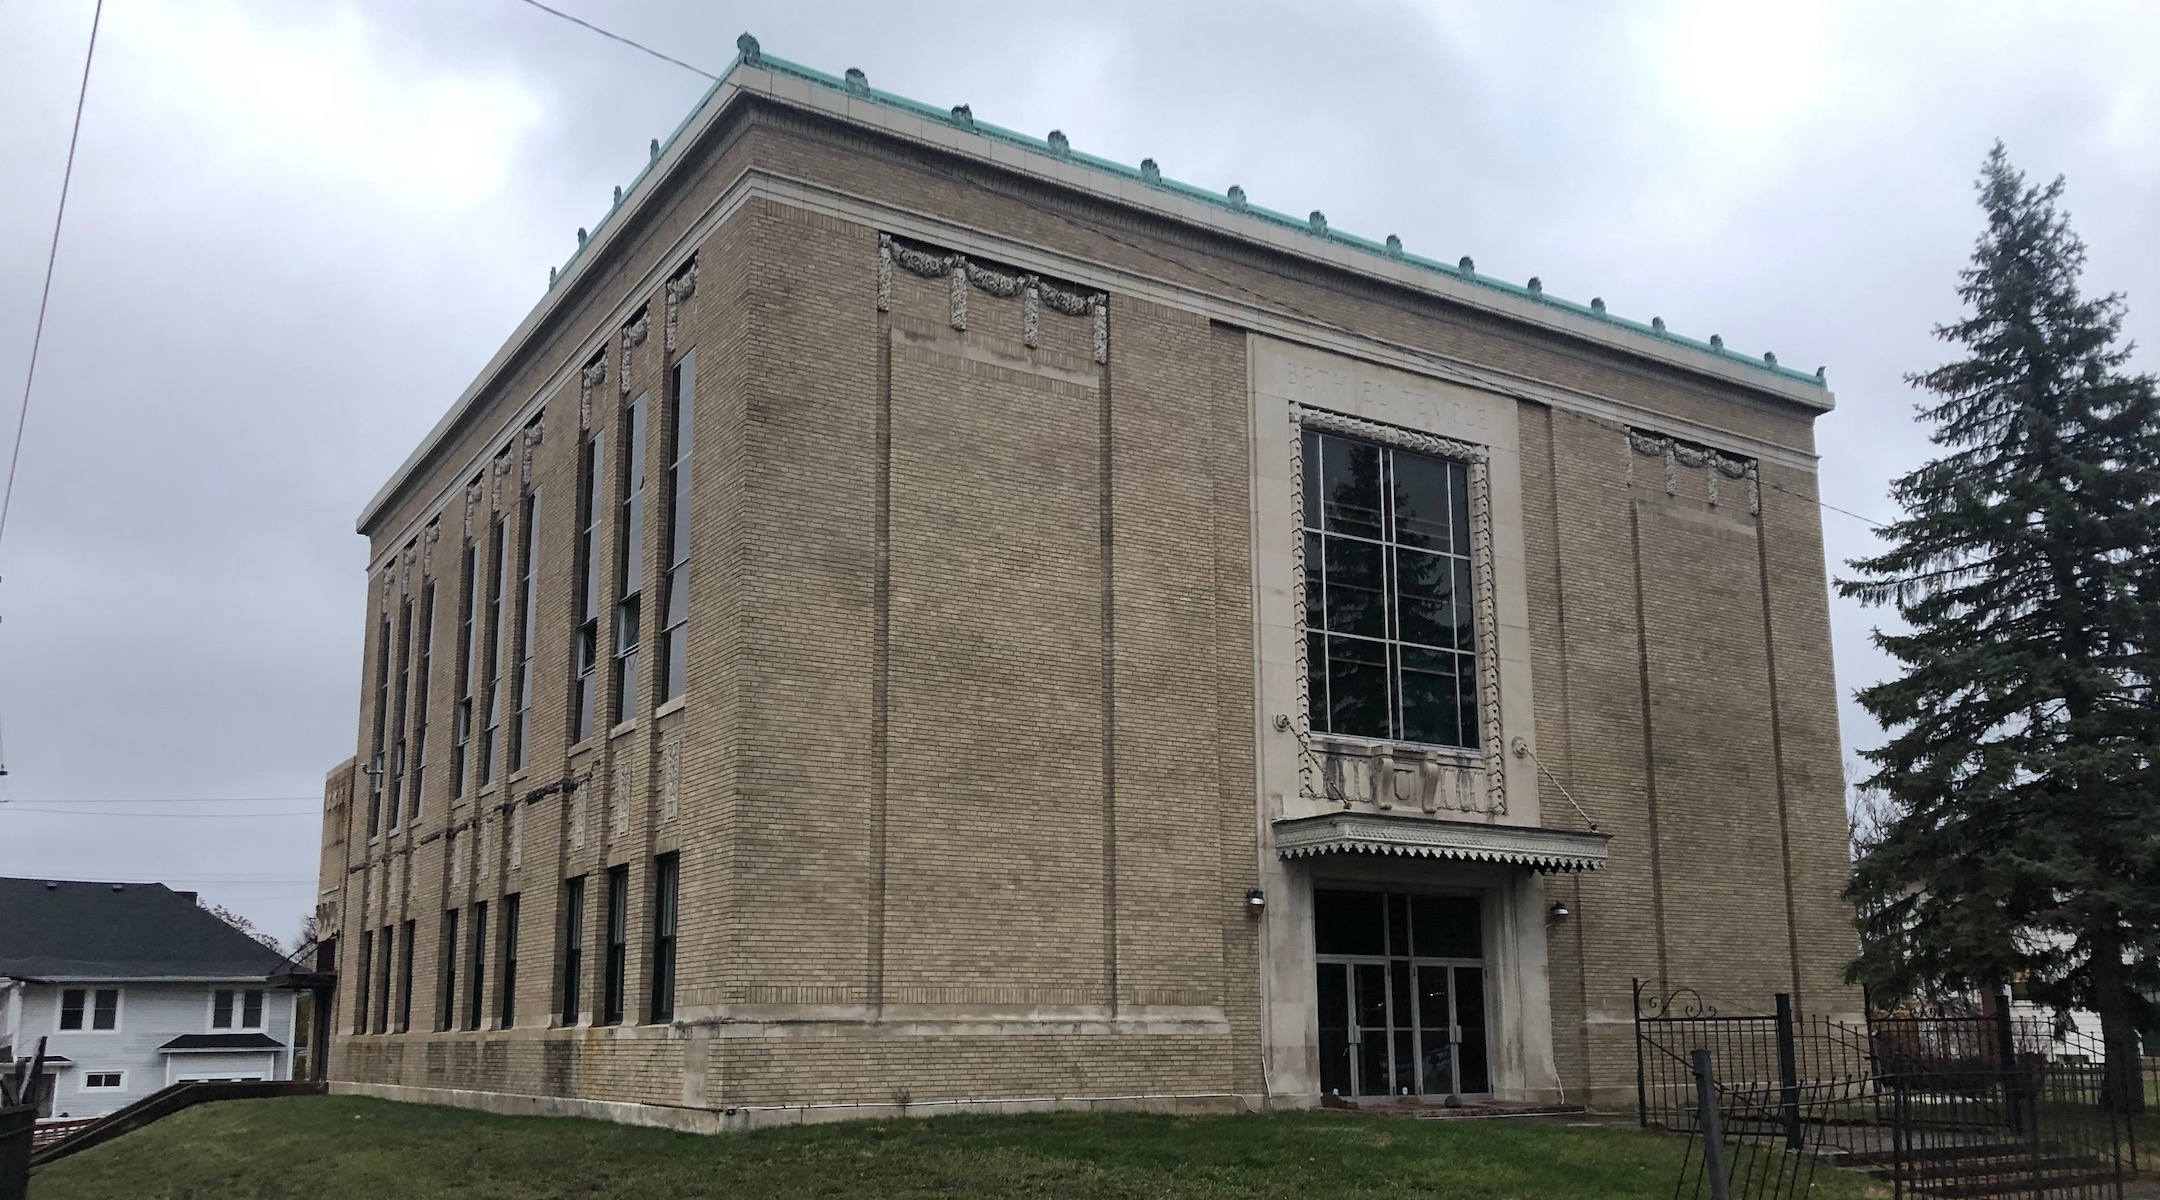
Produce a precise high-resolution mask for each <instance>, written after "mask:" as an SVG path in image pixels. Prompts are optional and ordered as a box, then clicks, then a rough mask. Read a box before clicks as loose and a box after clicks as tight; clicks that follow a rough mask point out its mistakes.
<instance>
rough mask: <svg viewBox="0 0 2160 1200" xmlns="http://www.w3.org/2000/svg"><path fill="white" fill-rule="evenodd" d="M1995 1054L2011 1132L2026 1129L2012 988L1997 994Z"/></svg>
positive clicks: (2004, 1110)
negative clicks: (2022, 1108) (2011, 1004)
mask: <svg viewBox="0 0 2160 1200" xmlns="http://www.w3.org/2000/svg"><path fill="white" fill-rule="evenodd" d="M1995 1054H1996V1057H1997V1058H1998V1059H1999V1060H2000V1061H2001V1065H2002V1089H2003V1112H2004V1115H2005V1116H2006V1117H2007V1118H2008V1119H2009V1122H2010V1132H2012V1133H2021V1132H2023V1131H2024V1124H2023V1121H2022V1119H2021V1118H2022V1114H2021V1113H2020V1112H2019V1108H2020V1100H2021V1097H2020V1095H2019V1092H2020V1088H2019V1086H2018V1084H2019V1080H2018V1073H2017V1036H2016V1033H2015V1032H2014V1031H2013V1030H2012V1029H2011V1027H2010V989H2009V988H2004V989H2003V990H2002V991H2000V992H1998V993H1997V994H1996V996H1995Z"/></svg>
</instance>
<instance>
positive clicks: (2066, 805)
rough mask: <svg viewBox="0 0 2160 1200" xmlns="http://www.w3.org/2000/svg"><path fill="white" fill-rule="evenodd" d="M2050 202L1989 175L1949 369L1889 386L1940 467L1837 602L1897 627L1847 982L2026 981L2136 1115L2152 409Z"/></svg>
mask: <svg viewBox="0 0 2160 1200" xmlns="http://www.w3.org/2000/svg"><path fill="white" fill-rule="evenodd" d="M2062 191H2063V182H2062V180H2061V179H2060V178H2058V179H2056V180H2055V181H2054V182H2053V183H2051V184H2049V185H2048V186H2046V187H2031V186H2028V185H2027V184H2026V182H2025V177H2024V175H2023V174H2022V173H2021V172H2019V171H2018V170H2016V169H2015V168H2014V167H2012V166H2011V164H2010V162H2009V159H2008V157H2007V156H2006V154H2005V153H2004V151H2003V147H2002V144H2001V143H2000V142H1998V143H1996V145H1995V148H1994V150H1993V152H1992V153H1990V154H1989V155H1988V159H1987V162H1986V165H1985V166H1984V168H1983V169H1982V172H1981V176H1980V180H1979V192H1980V203H1981V207H1982V208H1983V209H1984V210H1985V211H1986V213H1987V221H1988V224H1987V230H1986V232H1985V233H1984V234H1982V235H1981V237H1980V240H1979V243H1978V245H1977V247H1976V249H1975V251H1974V254H1973V260H1972V265H1971V266H1970V267H1968V268H1967V269H1965V270H1964V271H1963V272H1962V273H1961V276H1960V278H1961V280H1962V283H1961V285H1960V287H1959V295H1960V296H1961V297H1962V298H1963V299H1964V302H1965V305H1966V307H1967V310H1968V311H1967V315H1966V316H1965V317H1964V318H1963V319H1961V320H1959V321H1956V322H1954V323H1952V324H1949V325H1945V326H1941V327H1939V328H1938V329H1937V330H1936V331H1935V332H1936V335H1937V336H1938V337H1940V338H1941V339H1943V340H1944V341H1946V342H1949V343H1951V344H1953V345H1955V346H1958V347H1961V348H1962V349H1963V351H1964V355H1965V356H1964V357H1963V358H1961V359H1959V360H1958V361H1955V362H1952V363H1950V364H1948V365H1946V366H1942V367H1939V368H1937V369H1935V370H1933V371H1929V372H1927V373H1925V374H1921V375H1915V376H1912V377H1910V379H1909V380H1908V382H1910V383H1912V384H1913V385H1914V386H1916V387H1918V388H1920V389H1922V390H1923V391H1925V392H1928V393H1931V396H1932V398H1931V400H1929V401H1927V402H1924V403H1923V404H1922V406H1921V409H1920V411H1921V415H1922V416H1923V417H1924V418H1925V419H1926V421H1927V422H1928V423H1929V424H1930V425H1932V427H1933V428H1932V430H1931V432H1930V437H1931V439H1932V441H1933V442H1934V443H1935V444H1936V445H1937V446H1938V447H1940V448H1941V451H1942V452H1941V454H1940V456H1939V457H1937V458H1936V459H1934V460H1933V461H1931V462H1929V463H1927V464H1926V465H1924V466H1922V467H1920V468H1919V469H1918V470H1915V471H1913V472H1912V473H1911V474H1909V475H1906V476H1904V477H1903V478H1901V479H1899V480H1897V481H1896V482H1895V483H1894V484H1892V487H1891V497H1892V499H1894V500H1895V501H1896V502H1897V504H1898V506H1899V508H1900V509H1901V510H1902V512H1903V515H1902V517H1901V518H1900V519H1899V520H1897V521H1896V522H1895V523H1893V524H1891V525H1889V526H1887V527H1886V528H1885V529H1884V530H1883V531H1882V535H1883V537H1884V539H1885V540H1886V541H1887V542H1888V543H1889V548H1888V549H1887V550H1885V551H1884V552H1883V553H1881V554H1879V555H1876V556H1874V557H1872V558H1865V559H1859V560H1855V561H1853V562H1852V563H1851V564H1849V565H1850V566H1851V567H1852V568H1853V570H1854V571H1855V572H1856V577H1855V578H1852V579H1843V580H1840V581H1839V583H1838V587H1839V590H1840V591H1841V592H1843V593H1844V594H1845V595H1847V596H1852V597H1857V598H1859V599H1860V600H1861V601H1863V602H1865V603H1869V604H1885V605H1891V606H1894V607H1895V608H1896V610H1897V612H1898V614H1899V616H1901V617H1902V618H1904V622H1905V626H1906V630H1905V631H1904V632H1898V633H1887V632H1883V631H1881V630H1878V631H1876V633H1875V643H1876V644H1877V645H1878V646H1880V647H1882V648H1883V649H1884V650H1885V651H1887V652H1888V653H1889V654H1890V655H1891V656H1892V657H1893V658H1895V659H1896V660H1897V662H1898V664H1899V665H1900V667H1901V668H1902V673H1901V674H1900V675H1899V676H1897V677H1896V678H1893V679H1889V680H1886V681H1884V682H1882V683H1878V684H1875V685H1873V686H1871V687H1867V688H1863V689H1861V691H1860V693H1859V699H1860V702H1861V704H1862V705H1864V706H1865V707H1866V708H1867V710H1868V711H1869V712H1870V713H1872V714H1873V715H1874V716H1875V717H1876V719H1877V720H1879V721H1881V722H1882V724H1883V726H1884V728H1885V729H1887V730H1889V731H1890V733H1891V735H1892V736H1891V738H1890V741H1889V742H1888V744H1887V745H1885V746H1883V747H1882V748H1881V749H1880V750H1875V751H1871V752H1869V754H1868V758H1869V759H1870V760H1871V761H1872V763H1873V765H1874V767H1875V773H1874V775H1873V777H1872V778H1871V779H1870V780H1869V781H1868V782H1869V783H1870V784H1871V785H1873V786H1876V787H1879V788H1881V789H1883V790H1884V791H1885V792H1886V793H1887V794H1888V795H1889V796H1890V797H1891V799H1892V800H1893V801H1894V804H1895V810H1896V815H1895V817H1894V818H1893V820H1892V821H1891V823H1890V825H1889V826H1888V828H1887V829H1886V830H1884V832H1883V835H1882V837H1881V839H1880V842H1879V844H1877V845H1875V846H1873V847H1872V848H1871V849H1870V850H1869V851H1868V852H1867V853H1866V854H1865V855H1864V856H1863V857H1862V858H1861V860H1860V861H1859V863H1858V865H1857V866H1856V868H1855V871H1854V875H1853V879H1852V883H1851V885H1850V887H1849V889H1848V893H1847V894H1848V895H1849V897H1850V898H1852V899H1853V900H1854V901H1856V902H1857V904H1858V906H1859V910H1860V914H1861V915H1860V929H1861V945H1862V950H1861V955H1860V958H1859V959H1858V960H1857V961H1856V962H1855V963H1854V964H1853V968H1852V972H1851V974H1852V977H1853V978H1854V979H1855V980H1856V981H1858V982H1862V983H1866V984H1869V985H1871V987H1872V988H1873V989H1874V990H1875V992H1876V994H1877V996H1878V998H1881V997H1886V996H1909V995H1913V994H1916V993H1925V992H1930V991H1935V990H1938V989H1951V990H1967V989H1975V988H1977V989H1984V990H1986V991H1988V992H1989V993H1991V994H1992V992H1993V991H1994V990H1995V989H1998V988H2000V987H2002V986H2004V985H2006V984H2008V983H2009V982H2010V981H2011V980H2012V979H2013V978H2023V979H2025V980H2026V981H2027V984H2028V986H2029V988H2030V989H2031V992H2032V994H2033V997H2034V998H2035V999H2036V1000H2040V1001H2042V1002H2044V1003H2048V1004H2051V1005H2054V1006H2056V1007H2058V1008H2068V1007H2073V1006H2075V1007H2083V1008H2089V1009H2091V1010H2093V1011H2095V1012H2097V1013H2098V1014H2099V1017H2100V1020H2101V1027H2102V1036H2103V1039H2104V1041H2105V1044H2106V1049H2107V1058H2108V1061H2109V1063H2110V1067H2111V1069H2110V1071H2109V1072H2108V1077H2109V1078H2108V1088H2107V1092H2108V1095H2109V1097H2110V1099H2111V1101H2112V1102H2114V1103H2117V1104H2119V1105H2122V1106H2125V1107H2128V1108H2131V1109H2136V1108H2141V1107H2142V1106H2143V1089H2142V1087H2140V1086H2139V1085H2138V1083H2137V1080H2138V1076H2137V1075H2136V1074H2135V1064H2136V1063H2137V1061H2138V1053H2139V1044H2138V1030H2139V1028H2140V1026H2141V1025H2143V1024H2144V1023H2145V1021H2146V1019H2147V1016H2148V1013H2147V1002H2146V1001H2145V999H2144V998H2143V997H2144V994H2147V993H2150V992H2151V991H2152V988H2153V985H2154V983H2155V982H2156V980H2160V962H2156V961H2155V951H2156V950H2160V803H2156V802H2155V801H2156V799H2160V797H2155V796H2154V794H2153V793H2152V790H2151V789H2152V786H2153V783H2154V772H2155V766H2156V758H2155V749H2156V745H2160V721H2156V716H2160V713H2156V710H2155V703H2154V702H2155V694H2154V670H2155V665H2156V662H2160V645H2156V638H2160V614H2156V606H2160V561H2156V554H2160V509H2156V505H2160V396H2156V388H2155V384H2154V379H2153V377H2152V376H2151V375H2133V374H2129V373H2126V370H2125V364H2126V363H2127V362H2128V359H2129V354H2130V348H2129V347H2128V346H2127V345H2119V344H2118V342H2119V337H2120V333H2121V327H2122V314H2123V303H2122V298H2121V297H2120V296H2117V295H2109V296H2105V297H2101V298H2098V299H2087V298H2085V297H2083V296H2081V295H2080V294H2079V291H2078V276H2079V273H2080V272H2081V270H2082V269H2083V266H2084V262H2085V247H2084V244H2083V243H2082V242H2080V241H2079V240H2078V238H2077V236H2076V235H2075V234H2073V233H2072V232H2071V230H2070V225H2069V221H2068V219H2067V217H2065V216H2064V215H2063V214H2062V213H2061V212H2059V211H2058V209H2057V204H2056V202H2057V201H2058V199H2059V198H2060V197H2061V195H2062ZM2126 1067H2127V1068H2128V1070H2127V1071H2125V1072H2124V1073H2122V1074H2118V1073H2117V1072H2118V1070H2121V1069H2123V1068H2126Z"/></svg>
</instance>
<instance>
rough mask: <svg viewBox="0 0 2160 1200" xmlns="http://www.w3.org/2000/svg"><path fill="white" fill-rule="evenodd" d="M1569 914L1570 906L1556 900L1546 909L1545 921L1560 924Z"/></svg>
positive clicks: (1550, 923) (1549, 923)
mask: <svg viewBox="0 0 2160 1200" xmlns="http://www.w3.org/2000/svg"><path fill="white" fill-rule="evenodd" d="M1569 915H1570V914H1569V912H1568V906H1567V905H1565V904H1562V903H1560V902H1559V901H1558V900H1555V901H1553V905H1552V907H1551V908H1548V909H1546V910H1545V923H1546V924H1548V925H1558V924H1559V923H1560V922H1562V921H1565V920H1567V919H1568V917H1569Z"/></svg>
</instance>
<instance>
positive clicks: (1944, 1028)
mask: <svg viewBox="0 0 2160 1200" xmlns="http://www.w3.org/2000/svg"><path fill="white" fill-rule="evenodd" d="M1635 1029H1636V1061H1637V1083H1636V1096H1637V1108H1638V1116H1639V1118H1640V1120H1641V1121H1642V1123H1643V1124H1644V1125H1645V1126H1646V1127H1652V1128H1661V1129H1667V1130H1672V1131H1675V1132H1680V1133H1684V1134H1686V1135H1687V1136H1688V1138H1689V1146H1688V1157H1687V1166H1686V1168H1685V1170H1684V1171H1683V1173H1682V1176H1681V1178H1680V1180H1679V1182H1678V1185H1677V1191H1676V1195H1681V1196H1698V1197H1701V1196H1707V1197H1710V1198H1711V1200H1727V1198H1728V1197H1750V1198H1753V1197H1798V1196H1803V1195H1806V1194H1807V1192H1808V1189H1809V1188H1810V1187H1811V1186H1812V1184H1813V1181H1814V1179H1815V1173H1816V1171H1817V1170H1818V1168H1820V1167H1822V1166H1824V1165H1826V1164H1828V1165H1835V1166H1842V1167H1852V1168H1857V1169H1860V1170H1865V1171H1868V1172H1870V1173H1873V1174H1874V1175H1876V1176H1878V1177H1879V1178H1881V1179H1884V1180H1885V1181H1887V1182H1889V1183H1890V1184H1891V1186H1892V1189H1893V1192H1894V1194H1895V1195H1896V1196H1898V1197H1904V1196H1974V1197H1977V1196H2007V1195H2017V1196H2023V1197H2031V1198H2033V1200H2044V1198H2047V1197H2063V1198H2067V1200H2098V1198H2101V1197H2109V1198H2117V1197H2120V1195H2121V1189H2122V1178H2123V1166H2124V1162H2125V1160H2126V1159H2127V1158H2129V1157H2130V1156H2131V1155H2132V1154H2134V1143H2133V1140H2132V1137H2133V1132H2132V1128H2131V1124H2130V1122H2129V1121H2128V1120H2127V1119H2126V1114H2124V1113H2122V1112H2121V1111H2120V1108H2121V1107H2122V1106H2121V1105H2120V1104H2119V1103H2115V1102H2112V1100H2111V1097H2110V1096H2109V1094H2108V1091H2107V1088H2106V1086H2105V1079H2104V1076H2105V1069H2104V1064H2103V1062H2101V1061H2099V1060H2098V1059H2097V1058H2095V1057H2088V1056H2085V1055H2082V1054H2080V1055H2069V1056H2065V1055H2059V1054H2058V1055H2053V1056H2051V1055H2050V1054H2048V1053H2044V1052H2043V1051H2042V1046H2043V1042H2044V1039H2046V1038H2047V1037H2050V1036H2052V1033H2053V1031H2052V1030H2050V1029H2048V1028H2047V1027H2046V1026H2045V1024H2044V1023H2042V1022H2022V1021H2018V1020H2016V1019H2014V1018H1997V1017H1995V1016H1992V1015H1991V1016H1976V1017H1948V1018H1939V1017H1925V1018H1921V1017H1892V1018H1876V1019H1872V1020H1870V1021H1869V1022H1868V1023H1866V1024H1864V1025H1852V1024H1847V1023H1844V1022H1838V1021H1833V1020H1828V1019H1824V1018H1809V1019H1801V1018H1800V1017H1799V1016H1797V1015H1796V1014H1795V1013H1794V1011H1793V1009H1792V1005H1791V1003H1790V1001H1789V1000H1788V999H1787V998H1786V997H1783V996H1780V997H1778V998H1777V1004H1776V1006H1775V1011H1774V1012H1771V1013H1767V1014H1763V1013H1748V1014H1738V1015H1730V1014H1720V1013H1718V1012H1717V1011H1716V1010H1715V1009H1714V1007H1713V1006H1711V1005H1710V1004H1709V1003H1707V1002H1705V1001H1704V1000H1703V999H1702V997H1701V996H1699V995H1697V994H1695V993H1693V992H1691V991H1688V990H1686V989H1682V990H1681V991H1680V992H1678V993H1674V994H1669V995H1662V996H1656V997H1650V996H1646V995H1645V994H1644V991H1643V988H1642V985H1640V984H1638V985H1637V988H1636V1008H1635Z"/></svg>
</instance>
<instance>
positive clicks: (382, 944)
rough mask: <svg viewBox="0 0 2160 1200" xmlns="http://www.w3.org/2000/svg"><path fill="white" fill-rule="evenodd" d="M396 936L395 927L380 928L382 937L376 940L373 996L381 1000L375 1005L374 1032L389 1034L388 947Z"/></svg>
mask: <svg viewBox="0 0 2160 1200" xmlns="http://www.w3.org/2000/svg"><path fill="white" fill-rule="evenodd" d="M396 936H397V929H396V927H395V926H391V925H385V926H383V927H382V936H381V937H379V938H377V939H376V947H377V951H378V952H377V954H376V955H375V994H376V995H377V996H380V997H382V999H381V1000H380V1001H379V1002H378V1003H377V1004H376V1005H375V1032H377V1033H388V1032H390V947H391V943H392V941H393V939H394V938H395V937H396Z"/></svg>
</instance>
